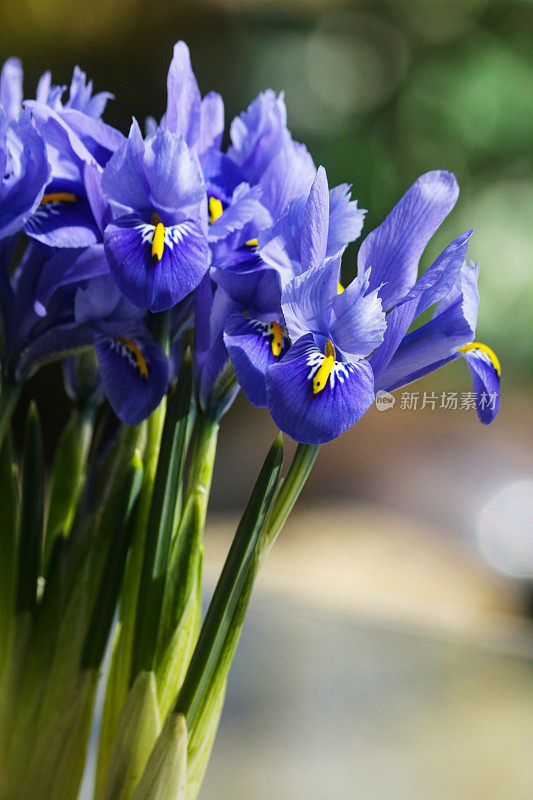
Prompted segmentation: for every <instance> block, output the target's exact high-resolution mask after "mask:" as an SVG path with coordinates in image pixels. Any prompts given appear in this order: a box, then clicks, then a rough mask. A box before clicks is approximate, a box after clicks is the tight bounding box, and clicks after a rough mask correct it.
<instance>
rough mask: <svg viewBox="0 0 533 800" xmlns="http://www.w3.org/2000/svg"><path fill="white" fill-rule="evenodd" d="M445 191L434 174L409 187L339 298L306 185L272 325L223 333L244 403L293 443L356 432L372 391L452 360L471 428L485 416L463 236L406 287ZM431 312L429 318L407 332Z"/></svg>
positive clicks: (366, 246)
mask: <svg viewBox="0 0 533 800" xmlns="http://www.w3.org/2000/svg"><path fill="white" fill-rule="evenodd" d="M457 193H458V189H457V184H456V182H455V178H454V177H453V176H452V175H450V174H449V173H446V172H433V173H428V174H427V175H424V176H422V177H421V178H420V179H419V180H418V181H416V182H415V184H414V185H413V186H412V187H411V188H410V189H409V191H408V192H407V193H406V195H405V196H404V197H403V198H402V200H400V202H399V203H398V205H397V206H396V207H395V208H394V209H393V211H392V212H391V214H390V215H389V216H388V217H387V218H386V220H385V221H384V222H383V223H382V225H380V226H379V227H378V228H377V229H376V230H375V231H373V232H372V233H370V234H369V236H367V238H366V239H365V241H364V242H363V244H362V245H361V248H360V251H359V257H358V271H359V274H358V277H357V278H356V279H355V280H354V281H353V282H352V283H351V284H350V285H349V286H348V287H347V288H346V289H345V290H344V289H343V288H342V287H341V286H340V285H339V283H338V279H339V270H340V259H339V255H331V256H328V244H327V242H328V235H327V225H326V224H325V223H324V220H325V216H326V215H325V211H324V206H325V198H326V194H325V193H324V188H323V187H322V189H321V190H320V189H319V187H318V186H317V182H315V184H314V190H313V192H312V194H314V201H313V204H312V205H309V211H310V213H308V214H307V215H306V214H305V213H304V214H302V215H301V216H300V220H301V227H300V228H298V227H296V229H295V238H296V239H298V237H300V240H301V241H300V256H301V257H300V265H301V267H302V270H301V271H300V274H297V275H296V277H293V278H292V280H289V281H287V282H286V283H285V286H284V288H283V292H282V298H281V311H282V317H280V318H279V320H278V321H277V323H272V322H271V323H270V325H266V324H263V326H262V327H260V326H259V324H258V322H256V321H251V320H249V319H248V318H247V317H246V316H245V315H243V314H242V313H241V314H234V315H232V316H230V317H228V320H227V322H226V327H225V331H226V332H225V341H226V345H227V347H228V351H229V353H230V356H231V358H232V361H233V364H234V366H235V370H236V374H237V378H238V380H239V382H240V383H241V385H242V386H243V388H244V391H245V393H246V394H247V395H248V397H249V398H250V399H251V400H252V402H257V404H263V402H264V401H265V400H266V404H267V405H268V407H269V409H270V411H271V414H272V417H273V419H274V421H275V422H276V423H277V424H278V426H279V427H280V428H281V429H282V430H283V431H285V432H286V433H288V434H289V435H290V436H292V437H293V438H294V439H296V440H297V441H302V442H309V443H313V444H318V443H321V442H325V441H329V440H330V439H333V438H335V437H336V436H338V435H339V434H340V433H342V432H343V431H344V430H346V429H347V428H348V427H350V426H351V425H353V424H354V423H355V422H357V420H358V419H359V418H360V417H361V415H362V414H363V413H364V412H365V411H366V410H367V409H368V408H369V407H370V405H371V404H372V402H373V400H374V397H375V392H376V391H378V390H380V389H382V390H388V391H391V390H393V389H396V388H399V387H400V386H404V385H406V384H408V383H410V382H412V381H414V380H417V379H418V378H420V377H422V376H423V375H426V374H427V373H428V372H431V371H432V370H434V369H436V368H438V367H439V366H442V365H443V364H446V363H448V362H449V361H452V360H454V359H456V358H459V357H464V358H465V359H466V360H467V362H468V365H469V367H470V370H471V373H472V377H473V382H474V390H475V392H476V403H477V409H478V415H479V417H480V419H481V421H482V422H484V423H488V422H490V421H492V419H493V418H494V416H495V414H496V412H497V409H498V405H499V381H500V366H499V363H498V360H497V358H496V356H495V355H494V353H493V352H492V351H491V350H490V348H488V347H487V346H486V345H483V344H480V343H477V342H475V341H474V338H475V327H476V321H477V308H478V304H479V296H478V291H477V274H478V267H477V266H476V265H475V264H473V263H472V262H469V263H467V262H466V261H465V256H466V251H467V247H468V241H469V239H470V236H471V233H472V231H467V232H466V233H465V234H463V235H462V236H460V237H458V238H457V239H456V240H455V241H453V242H452V243H451V244H450V245H449V246H448V247H447V248H446V249H445V250H444V251H443V252H442V253H441V254H440V256H439V257H438V258H437V259H436V260H435V262H434V263H433V264H432V265H431V267H430V268H429V269H428V270H427V271H426V272H425V273H424V274H423V275H422V276H421V277H420V278H419V279H418V280H417V279H416V276H417V271H418V262H419V259H420V256H421V254H422V252H423V250H424V248H425V246H426V244H427V242H428V241H429V239H430V238H431V236H432V235H433V233H434V232H435V230H436V229H437V228H438V226H439V225H440V223H441V222H442V220H443V219H444V218H445V216H446V215H447V214H448V213H449V211H450V210H451V208H452V207H453V205H454V203H455V201H456V198H457ZM308 203H309V201H308ZM311 208H312V209H313V210H312V213H311ZM284 249H285V250H287V247H285V248H284ZM295 252H296V251H295ZM434 304H437V305H436V309H435V312H434V314H433V317H432V319H431V320H430V321H429V322H427V323H425V324H424V325H422V326H420V327H419V328H417V329H416V330H414V331H413V332H411V333H408V330H409V329H410V328H411V326H412V324H413V322H414V321H415V320H416V318H417V317H418V316H419V315H420V314H421V313H422V312H424V311H426V310H427V309H428V308H429V307H430V306H432V305H434ZM385 311H388V313H387V314H385ZM254 328H255V330H254ZM285 330H286V333H285ZM286 334H288V336H287V335H286ZM265 375H266V381H265ZM488 398H492V402H489V400H488Z"/></svg>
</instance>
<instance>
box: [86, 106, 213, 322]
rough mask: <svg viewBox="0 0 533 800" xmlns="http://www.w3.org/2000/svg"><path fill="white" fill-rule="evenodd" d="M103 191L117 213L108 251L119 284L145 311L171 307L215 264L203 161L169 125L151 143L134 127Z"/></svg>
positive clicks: (108, 171) (108, 233)
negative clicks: (209, 238) (211, 253)
mask: <svg viewBox="0 0 533 800" xmlns="http://www.w3.org/2000/svg"><path fill="white" fill-rule="evenodd" d="M102 189H103V192H104V195H105V196H106V198H107V200H108V201H109V204H110V206H111V208H112V210H113V212H114V214H115V215H116V218H115V219H114V220H113V221H112V222H110V223H109V224H108V225H107V227H106V229H105V233H104V245H105V252H106V255H107V259H108V262H109V267H110V270H111V274H112V275H113V278H114V279H115V282H116V284H117V286H118V287H119V288H120V289H121V291H122V292H123V293H124V294H125V295H126V297H128V298H129V300H131V302H132V303H133V304H134V305H136V306H138V307H139V308H143V309H150V310H151V311H164V310H166V309H169V308H171V307H172V306H173V305H175V304H176V303H177V302H179V301H180V300H182V299H183V298H184V297H185V296H186V295H188V294H189V293H190V292H191V291H192V290H193V289H195V288H196V286H198V284H199V283H200V281H201V279H202V277H203V276H204V274H205V273H206V271H207V269H208V266H209V255H208V243H207V235H206V234H207V219H206V216H207V209H206V199H205V198H206V195H205V185H204V182H203V178H202V173H201V169H200V164H199V162H198V158H197V156H196V155H195V153H194V152H192V151H190V150H189V148H188V147H187V144H186V142H185V140H184V138H183V136H181V135H179V134H176V133H171V132H170V131H168V130H166V129H165V128H162V127H160V128H159V129H158V130H157V132H156V133H155V135H153V136H149V137H147V139H146V140H144V139H143V137H142V134H141V132H140V130H139V126H138V124H137V123H136V122H135V121H134V122H133V124H132V126H131V130H130V134H129V137H128V139H127V141H126V142H125V143H124V144H123V145H122V146H121V147H119V149H118V150H117V151H116V153H115V154H114V155H113V156H112V158H111V159H110V160H109V162H108V164H107V165H106V167H105V169H104V172H103V175H102Z"/></svg>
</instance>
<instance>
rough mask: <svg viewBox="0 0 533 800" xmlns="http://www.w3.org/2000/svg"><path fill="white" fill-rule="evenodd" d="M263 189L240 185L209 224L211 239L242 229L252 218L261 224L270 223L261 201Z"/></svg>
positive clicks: (245, 184)
mask: <svg viewBox="0 0 533 800" xmlns="http://www.w3.org/2000/svg"><path fill="white" fill-rule="evenodd" d="M260 197H261V191H260V189H259V188H258V187H257V186H254V187H252V188H250V186H248V184H247V183H244V184H242V185H241V186H238V187H237V189H236V190H235V192H234V193H233V196H232V198H231V202H230V204H229V205H228V206H227V208H225V209H224V211H223V212H222V214H221V215H220V217H218V218H217V219H216V220H215V221H214V222H213V224H212V225H210V226H209V240H210V241H218V240H220V239H225V238H226V237H227V236H229V235H230V234H231V233H235V231H240V230H242V229H243V228H244V226H245V225H247V224H248V223H249V222H251V221H252V220H257V221H258V223H259V225H262V224H264V223H266V224H268V221H269V219H270V215H269V214H268V212H267V211H266V209H265V208H264V207H263V206H262V205H261V203H260Z"/></svg>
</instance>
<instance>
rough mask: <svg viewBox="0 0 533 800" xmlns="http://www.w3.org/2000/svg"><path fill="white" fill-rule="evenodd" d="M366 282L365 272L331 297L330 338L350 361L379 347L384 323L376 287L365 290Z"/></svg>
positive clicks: (385, 324)
mask: <svg viewBox="0 0 533 800" xmlns="http://www.w3.org/2000/svg"><path fill="white" fill-rule="evenodd" d="M369 282H370V275H369V273H368V272H366V273H365V274H364V275H362V276H361V277H358V278H355V280H353V281H352V282H351V284H350V285H349V286H347V287H346V289H345V290H344V291H343V292H342V293H341V294H337V296H336V297H335V298H334V300H333V308H332V314H331V323H330V329H329V330H330V333H331V338H332V340H333V342H334V343H335V347H337V348H339V349H340V350H341V351H342V354H343V355H344V357H345V358H346V360H347V361H350V362H351V363H354V362H355V361H357V360H358V359H360V358H363V357H364V356H367V355H368V354H369V353H371V352H372V350H374V349H375V348H376V347H378V345H379V344H381V342H382V341H383V334H384V333H385V329H386V327H387V323H386V321H385V312H384V311H383V308H382V306H381V300H380V298H379V296H378V290H377V289H374V290H373V291H371V292H368V287H369Z"/></svg>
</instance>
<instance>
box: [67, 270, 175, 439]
mask: <svg viewBox="0 0 533 800" xmlns="http://www.w3.org/2000/svg"><path fill="white" fill-rule="evenodd" d="M75 317H76V322H77V323H78V325H80V326H81V327H84V328H85V327H89V329H90V331H91V335H92V341H93V343H94V349H95V352H96V357H97V359H98V365H99V367H100V375H101V378H102V384H103V387H104V390H105V393H106V395H107V398H108V400H109V402H110V404H111V407H112V408H113V410H114V412H115V413H116V414H117V416H118V417H120V419H121V420H122V421H123V422H125V423H127V424H128V425H138V424H139V423H140V422H142V421H143V419H146V417H148V416H150V414H151V413H152V411H154V409H156V408H157V407H158V405H159V403H160V402H161V399H162V397H163V395H164V394H165V392H166V390H167V388H168V380H169V365H168V360H167V357H166V355H165V352H164V350H163V348H162V347H161V345H160V344H159V343H158V342H156V341H155V340H154V339H153V338H152V337H151V335H150V334H149V332H148V330H147V328H146V326H145V324H144V318H145V314H144V313H143V311H141V309H139V308H137V307H136V306H134V305H133V304H132V303H130V302H129V300H127V298H125V297H124V295H123V294H121V292H120V290H119V289H118V288H117V286H116V285H115V283H114V282H113V279H112V278H111V277H110V276H108V275H107V276H105V275H104V276H100V277H98V278H93V279H92V280H90V281H89V282H88V283H87V285H86V287H85V288H79V289H78V290H77V292H76V297H75Z"/></svg>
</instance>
